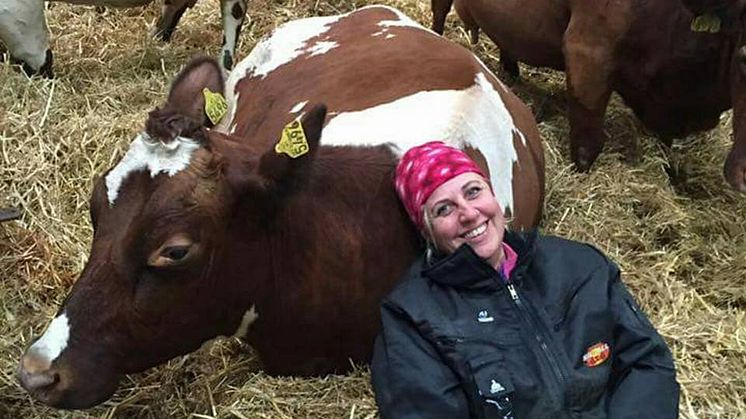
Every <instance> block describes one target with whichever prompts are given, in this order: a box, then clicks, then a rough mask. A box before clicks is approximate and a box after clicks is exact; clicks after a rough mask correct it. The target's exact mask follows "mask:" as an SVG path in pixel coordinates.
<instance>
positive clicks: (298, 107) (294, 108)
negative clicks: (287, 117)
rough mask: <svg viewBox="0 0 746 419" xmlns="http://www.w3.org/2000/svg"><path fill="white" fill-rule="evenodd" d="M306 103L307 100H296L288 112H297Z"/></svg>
mask: <svg viewBox="0 0 746 419" xmlns="http://www.w3.org/2000/svg"><path fill="white" fill-rule="evenodd" d="M306 103H308V101H307V100H304V101H302V102H298V103H296V104H295V106H293V108H292V109H290V113H298V112H300V110H301V109H303V107H304V106H306Z"/></svg>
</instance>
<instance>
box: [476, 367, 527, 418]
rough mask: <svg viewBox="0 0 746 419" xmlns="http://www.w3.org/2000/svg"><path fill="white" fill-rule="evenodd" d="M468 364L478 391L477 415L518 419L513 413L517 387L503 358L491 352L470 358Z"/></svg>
mask: <svg viewBox="0 0 746 419" xmlns="http://www.w3.org/2000/svg"><path fill="white" fill-rule="evenodd" d="M467 364H468V366H469V373H470V374H471V378H472V379H473V381H474V386H475V389H476V393H477V394H475V395H474V399H475V400H474V408H475V410H477V412H475V413H477V415H478V416H477V417H483V418H499V419H516V417H515V415H514V414H513V396H514V392H515V388H514V387H513V381H512V380H511V378H510V375H509V374H508V371H507V370H506V369H505V367H504V365H503V361H502V358H501V357H500V356H499V355H496V354H490V355H486V356H481V357H479V358H476V359H473V360H470V361H469V362H468V363H467ZM480 413H481V415H479V414H480Z"/></svg>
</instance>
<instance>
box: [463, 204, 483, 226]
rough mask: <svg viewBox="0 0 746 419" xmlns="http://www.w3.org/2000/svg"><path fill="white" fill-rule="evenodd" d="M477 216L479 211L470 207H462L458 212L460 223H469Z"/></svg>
mask: <svg viewBox="0 0 746 419" xmlns="http://www.w3.org/2000/svg"><path fill="white" fill-rule="evenodd" d="M478 216H479V210H478V209H477V208H476V207H475V206H472V205H464V206H463V207H462V208H461V211H460V212H459V220H461V222H462V223H463V222H468V221H471V220H473V219H475V218H477V217H478Z"/></svg>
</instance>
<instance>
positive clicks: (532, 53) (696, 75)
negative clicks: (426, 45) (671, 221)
mask: <svg viewBox="0 0 746 419" xmlns="http://www.w3.org/2000/svg"><path fill="white" fill-rule="evenodd" d="M452 1H453V0H432V8H433V29H434V30H435V31H436V32H438V33H442V32H443V24H444V21H445V17H446V14H447V13H448V11H449V10H450V8H451V2H452ZM455 2H456V3H455V8H456V11H457V13H458V14H459V16H460V17H461V18H462V20H463V21H464V22H465V25H466V27H467V29H469V30H471V31H472V40H475V39H476V36H475V34H476V31H477V30H478V29H482V30H483V31H484V32H485V33H486V34H487V36H489V37H490V39H492V40H493V41H494V42H495V43H496V44H497V46H498V47H499V48H500V53H501V64H502V66H503V68H504V69H505V70H506V71H507V72H509V73H511V74H512V75H513V76H516V77H517V76H518V66H517V61H520V62H525V63H526V64H529V65H533V66H542V67H550V68H554V69H564V70H565V72H566V75H567V91H568V99H569V109H568V112H569V120H570V154H571V158H572V160H573V162H574V163H575V165H576V167H577V168H578V169H580V170H588V169H589V168H590V166H591V165H592V164H593V162H594V161H595V160H596V157H597V156H598V154H599V153H600V152H601V149H602V147H603V143H604V141H605V135H604V132H603V117H604V113H605V110H606V105H607V103H608V100H609V96H610V94H611V92H612V91H616V92H618V93H619V94H620V95H621V97H622V98H623V99H624V101H625V102H626V103H627V105H629V106H630V107H631V108H632V110H633V111H634V112H635V114H636V115H637V116H638V117H639V118H640V120H641V121H642V123H643V124H644V125H645V126H646V127H648V128H650V129H651V130H653V131H654V132H655V133H657V134H658V135H660V136H661V138H663V139H664V140H665V141H666V142H667V143H669V144H670V142H671V140H672V139H673V138H674V137H679V136H683V135H686V134H688V133H691V132H696V131H700V130H705V129H710V128H713V127H714V126H715V125H716V124H717V123H718V121H719V116H720V114H721V113H722V112H723V111H725V110H727V109H729V108H731V107H733V109H734V118H733V130H734V145H733V147H732V149H731V151H730V153H729V154H728V157H727V159H726V161H725V168H724V174H725V178H726V180H727V181H728V183H730V184H731V186H733V188H735V189H737V190H739V191H741V192H746V126H743V125H744V123H745V122H746V91H745V89H746V87H744V74H745V72H746V50H745V49H744V42H745V41H746V39H744V37H743V34H744V26H743V25H744V10H745V8H746V7H745V4H746V1H744V0H683V2H682V1H680V0H629V1H627V0H611V1H597V0H559V1H555V0H499V1H493V0H455ZM686 6H688V7H689V8H691V10H693V11H694V13H692V11H691V10H689V9H688V8H687V7H686ZM708 11H709V12H710V13H711V14H712V16H715V21H717V22H718V25H719V26H720V27H719V28H716V27H711V28H708V29H704V30H703V29H702V28H700V29H699V30H698V31H695V30H693V29H692V28H693V27H696V26H697V25H695V24H694V19H695V17H696V16H695V13H696V14H701V13H705V12H708ZM716 26H717V25H716Z"/></svg>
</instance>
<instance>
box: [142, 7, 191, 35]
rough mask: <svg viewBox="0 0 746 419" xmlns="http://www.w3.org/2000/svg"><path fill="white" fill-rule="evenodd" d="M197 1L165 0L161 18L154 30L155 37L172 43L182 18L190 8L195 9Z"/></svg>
mask: <svg viewBox="0 0 746 419" xmlns="http://www.w3.org/2000/svg"><path fill="white" fill-rule="evenodd" d="M195 3H196V0H187V1H184V0H165V1H164V2H163V7H162V8H161V17H160V18H158V23H156V25H155V29H154V30H153V37H154V38H158V39H160V40H162V41H170V40H171V36H172V35H173V34H174V30H175V29H176V25H178V24H179V20H180V19H181V16H183V15H184V12H186V10H187V9H188V8H190V7H194V4H195Z"/></svg>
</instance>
